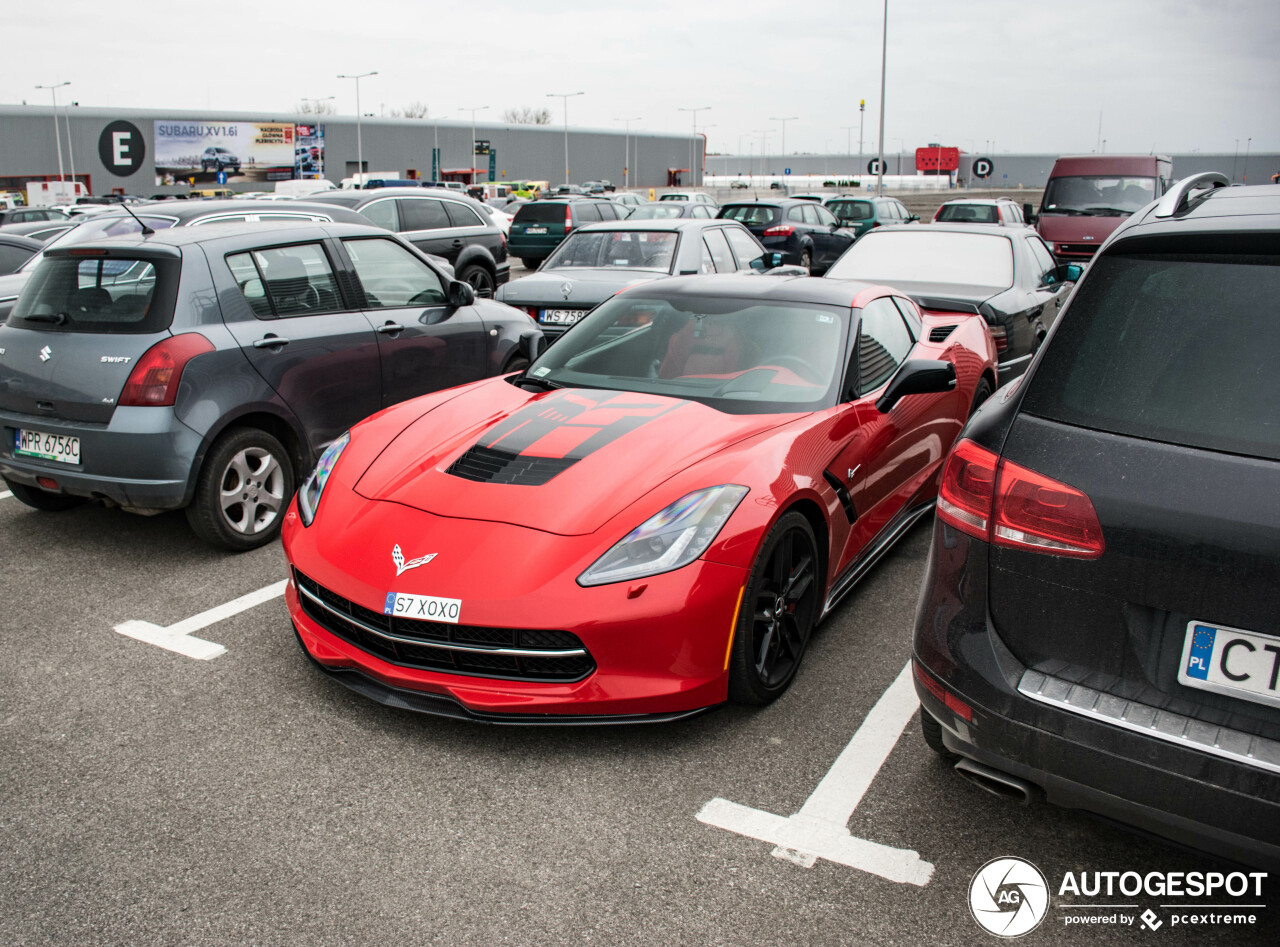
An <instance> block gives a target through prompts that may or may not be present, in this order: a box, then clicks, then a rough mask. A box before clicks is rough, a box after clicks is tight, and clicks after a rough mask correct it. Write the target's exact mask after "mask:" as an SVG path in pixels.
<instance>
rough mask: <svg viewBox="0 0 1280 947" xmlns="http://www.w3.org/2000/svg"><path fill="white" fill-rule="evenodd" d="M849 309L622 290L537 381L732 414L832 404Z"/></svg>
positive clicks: (532, 375) (544, 364)
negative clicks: (655, 397) (637, 395)
mask: <svg viewBox="0 0 1280 947" xmlns="http://www.w3.org/2000/svg"><path fill="white" fill-rule="evenodd" d="M848 317H849V310H848V309H842V308H839V307H835V306H822V305H816V304H810V303H789V302H788V303H779V302H775V301H770V302H769V303H767V304H762V303H758V302H756V301H754V300H751V299H725V298H722V297H707V296H703V295H701V294H699V295H698V296H696V297H691V298H681V297H673V298H662V297H650V296H646V295H643V294H642V293H641V292H640V291H639V290H637V289H632V290H629V291H628V292H625V293H622V294H620V295H617V296H614V297H613V298H612V299H610V300H608V301H607V302H604V303H602V304H601V305H600V306H598V307H596V309H595V310H594V311H592V313H591V314H590V315H589V316H587V317H586V318H585V319H583V320H582V322H580V323H578V325H576V326H575V327H574V328H573V329H572V330H570V331H569V332H568V333H566V334H565V335H564V337H563V338H561V339H560V340H559V341H558V342H556V344H555V345H553V346H552V347H551V348H550V349H548V350H547V352H546V353H545V354H543V356H542V357H541V358H539V359H538V360H537V361H536V362H535V363H534V364H533V366H532V367H531V368H530V369H529V372H528V376H529V381H527V382H525V383H526V384H528V383H530V382H532V381H533V380H535V379H536V380H537V381H540V382H542V383H544V384H548V385H552V386H558V387H563V388H573V387H581V388H606V389H611V390H616V391H636V392H642V393H645V394H653V395H666V396H668V397H672V398H684V399H687V400H689V401H698V402H701V403H703V404H706V405H708V406H710V407H713V408H716V409H717V410H720V411H724V412H727V413H730V414H789V413H794V412H800V411H814V410H820V409H822V408H827V407H831V406H832V405H833V404H835V401H836V390H837V387H838V384H839V380H840V379H839V374H840V363H841V361H842V360H841V358H840V353H842V352H843V351H844V348H845V338H844V335H845V331H846V326H847V324H848Z"/></svg>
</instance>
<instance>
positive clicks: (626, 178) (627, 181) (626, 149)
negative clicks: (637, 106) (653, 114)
mask: <svg viewBox="0 0 1280 947" xmlns="http://www.w3.org/2000/svg"><path fill="white" fill-rule="evenodd" d="M614 121H615V122H624V123H625V124H624V125H623V132H622V136H623V137H622V141H623V145H622V186H623V187H624V188H625V187H630V186H631V123H632V122H638V121H640V116H639V115H633V116H631V118H615V119H614Z"/></svg>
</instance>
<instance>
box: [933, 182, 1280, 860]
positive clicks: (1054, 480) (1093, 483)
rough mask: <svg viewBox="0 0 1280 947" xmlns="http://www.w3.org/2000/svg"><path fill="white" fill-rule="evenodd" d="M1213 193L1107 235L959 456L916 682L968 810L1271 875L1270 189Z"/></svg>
mask: <svg viewBox="0 0 1280 947" xmlns="http://www.w3.org/2000/svg"><path fill="white" fill-rule="evenodd" d="M1226 184H1227V179H1226V178H1225V177H1224V176H1223V175H1221V174H1218V173H1216V172H1210V173H1206V174H1199V175H1196V176H1194V177H1192V178H1188V179H1186V180H1184V181H1182V182H1180V183H1179V184H1178V185H1177V186H1175V187H1174V188H1173V189H1172V190H1170V191H1169V192H1168V193H1167V194H1165V195H1164V196H1163V197H1162V198H1161V199H1160V200H1159V201H1158V202H1156V203H1153V204H1151V205H1149V206H1148V207H1146V208H1145V209H1144V210H1140V211H1138V212H1137V213H1135V214H1134V215H1133V216H1132V217H1131V218H1129V219H1128V220H1127V221H1126V222H1125V223H1123V224H1122V225H1121V226H1120V228H1119V229H1117V230H1116V231H1115V233H1113V234H1112V235H1111V236H1110V237H1109V238H1108V239H1107V241H1106V242H1105V243H1104V244H1103V246H1102V248H1101V250H1100V251H1099V252H1098V254H1097V256H1096V257H1095V258H1094V261H1093V263H1092V265H1091V266H1090V268H1089V270H1088V272H1086V273H1085V275H1084V276H1083V278H1082V279H1081V281H1080V282H1079V284H1078V285H1077V287H1076V289H1075V292H1074V294H1073V295H1072V298H1071V299H1070V301H1069V302H1068V304H1067V305H1066V306H1065V307H1064V308H1063V311H1062V313H1061V315H1060V316H1059V318H1058V320H1057V323H1056V324H1055V326H1054V327H1053V329H1052V330H1051V331H1050V334H1049V336H1048V338H1047V339H1046V341H1045V343H1044V345H1043V346H1042V347H1041V350H1040V352H1039V353H1038V354H1037V356H1036V358H1035V360H1034V361H1033V362H1032V364H1031V367H1030V368H1029V369H1028V371H1027V373H1026V374H1025V375H1024V376H1023V377H1022V378H1020V379H1019V380H1017V381H1015V382H1014V383H1012V384H1011V385H1008V386H1006V387H1005V388H1004V389H1002V390H1001V391H998V392H997V393H996V394H995V395H994V396H993V397H992V398H991V399H990V400H989V401H988V402H987V403H986V405H985V406H984V407H983V408H982V409H981V410H980V411H979V412H978V413H977V414H975V415H974V416H973V418H972V419H971V420H970V422H969V424H968V426H967V427H966V428H965V430H964V431H963V432H962V434H961V437H960V439H959V440H958V441H957V442H956V445H955V447H954V449H953V450H952V452H951V456H950V457H949V458H948V460H947V462H946V465H945V467H944V468H943V474H942V483H941V487H940V489H939V494H938V501H937V503H938V506H937V519H936V522H935V524H934V528H933V545H932V549H931V551H930V555H929V560H928V565H927V568H926V575H925V580H924V588H923V590H922V592H921V596H920V600H919V606H918V609H917V612H916V622H915V637H914V667H915V675H916V690H917V692H918V693H919V695H920V700H921V702H922V704H923V705H924V713H923V714H922V715H921V724H922V726H923V729H924V737H925V740H926V742H927V743H928V744H929V745H930V746H931V747H932V748H933V749H934V750H935V751H937V752H938V753H940V754H942V755H943V756H945V757H947V758H949V759H951V760H958V762H956V768H957V769H958V770H959V771H960V772H961V773H962V775H965V776H966V777H967V778H969V779H970V780H972V781H974V782H976V783H978V784H979V785H981V786H983V787H984V788H987V789H990V790H992V791H994V792H997V793H999V794H1002V795H1009V796H1015V797H1017V798H1020V799H1022V800H1023V801H1026V800H1027V799H1028V798H1029V797H1033V796H1039V795H1041V794H1043V795H1044V796H1046V797H1047V798H1048V800H1049V801H1050V802H1053V803H1056V804H1058V805H1061V806H1066V807H1070V808H1079V809H1083V810H1087V811H1090V812H1093V813H1096V814H1099V815H1101V816H1103V817H1105V818H1108V819H1112V820H1116V821H1120V822H1124V823H1128V824H1130V825H1133V826H1136V827H1138V828H1140V829H1142V830H1144V831H1147V832H1151V833H1155V834H1158V835H1162V836H1165V837H1168V838H1172V839H1174V840H1176V841H1178V842H1180V843H1182V844H1185V845H1189V846H1192V847H1197V848H1201V849H1204V850H1208V851H1211V852H1214V853H1216V854H1217V855H1219V856H1222V857H1225V858H1228V859H1230V860H1233V861H1241V862H1246V863H1254V864H1257V865H1259V866H1261V867H1270V869H1271V870H1272V871H1275V870H1276V869H1277V868H1280V674H1278V672H1280V502H1277V497H1280V372H1277V371H1276V367H1275V352H1276V351H1280V318H1277V315H1276V309H1275V300H1276V299H1277V298H1280V187H1276V186H1266V185H1264V186H1261V187H1258V186H1255V187H1226V186H1225V185H1226ZM1206 188H1208V190H1206Z"/></svg>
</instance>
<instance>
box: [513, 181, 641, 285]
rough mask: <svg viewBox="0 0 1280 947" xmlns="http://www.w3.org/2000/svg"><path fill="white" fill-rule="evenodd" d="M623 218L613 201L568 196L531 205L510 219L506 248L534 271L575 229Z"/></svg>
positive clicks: (624, 213) (522, 208)
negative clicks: (584, 225)
mask: <svg viewBox="0 0 1280 947" xmlns="http://www.w3.org/2000/svg"><path fill="white" fill-rule="evenodd" d="M626 215H627V213H626V211H625V210H623V209H622V208H621V207H619V206H618V205H616V204H614V203H613V202H612V201H607V200H602V199H599V198H582V197H575V196H569V197H553V198H547V199H545V200H537V201H530V202H529V203H527V204H525V205H524V206H522V207H521V208H520V209H519V210H517V211H516V215H515V217H513V218H512V219H511V232H510V233H509V234H508V235H507V245H508V246H509V247H510V249H511V254H512V256H517V257H519V258H520V262H521V263H523V264H524V265H525V266H526V267H528V268H529V269H531V270H536V269H537V268H538V266H539V265H540V264H541V263H542V261H543V260H545V259H546V258H547V257H548V256H550V255H551V251H552V250H554V249H555V248H556V247H557V246H559V244H560V241H561V240H563V239H564V238H565V237H567V236H568V235H569V234H571V233H573V231H575V230H576V229H577V228H578V227H581V226H582V225H583V224H594V223H599V222H600V221H602V220H603V221H609V220H619V219H621V218H623V217H626Z"/></svg>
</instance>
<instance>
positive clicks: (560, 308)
mask: <svg viewBox="0 0 1280 947" xmlns="http://www.w3.org/2000/svg"><path fill="white" fill-rule="evenodd" d="M773 256H774V255H773V254H768V253H766V251H765V249H764V247H762V246H760V243H759V242H758V241H757V240H756V238H755V237H753V236H751V234H750V233H749V232H748V231H747V229H746V228H745V227H743V226H742V225H741V224H735V223H732V222H730V221H723V220H715V219H703V220H695V219H688V220H661V221H652V220H642V221H633V220H631V219H630V218H628V219H627V220H625V221H616V222H613V223H607V224H591V225H589V226H585V227H581V228H579V229H577V230H575V231H574V232H573V233H572V234H570V235H569V236H568V237H565V238H564V240H563V241H562V242H561V244H560V246H558V247H556V249H555V250H554V251H553V252H552V254H551V256H550V257H548V259H547V261H546V262H545V263H543V264H542V268H541V269H540V270H539V271H538V272H537V273H534V274H533V275H532V276H525V277H523V278H521V279H518V280H513V281H512V282H510V283H508V284H507V285H506V286H504V287H502V289H501V290H499V292H498V299H499V300H501V301H502V302H505V303H508V304H510V305H512V306H515V307H517V308H518V309H522V310H524V311H525V312H527V313H528V314H529V317H530V318H531V319H534V320H536V321H537V322H538V324H539V325H541V327H542V331H543V333H544V334H545V335H546V337H547V339H548V341H549V342H550V341H555V339H557V338H559V337H560V336H561V335H562V334H563V333H564V332H565V331H566V330H568V328H569V327H570V326H571V325H573V324H574V323H576V322H577V321H578V320H580V319H581V318H582V317H583V316H585V315H586V314H587V313H588V312H590V311H591V310H592V309H594V308H595V307H596V306H597V305H599V304H600V303H602V302H603V301H604V300H606V299H608V298H609V297H610V296H612V295H613V294H614V293H617V292H618V291H620V290H622V289H625V288H626V287H628V286H632V285H635V284H638V283H643V282H646V281H648V280H654V279H661V278H662V277H664V276H678V275H681V274H690V273H754V272H764V271H765V270H767V269H770V268H772V267H774V266H777V265H778V263H780V262H781V260H780V259H779V260H774V259H773Z"/></svg>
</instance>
